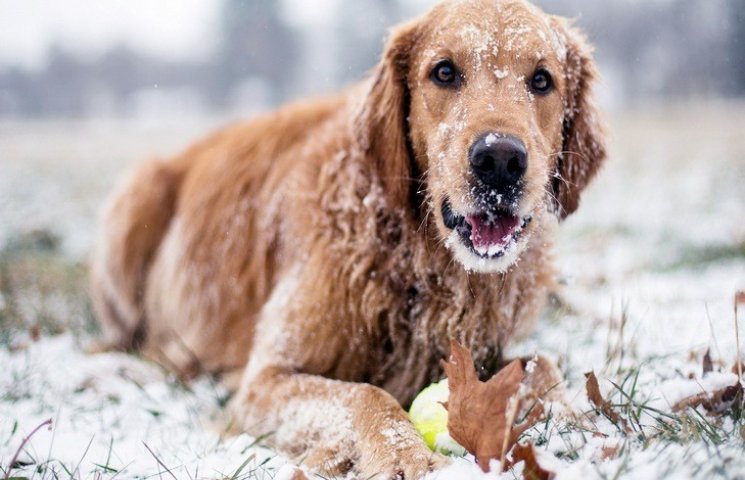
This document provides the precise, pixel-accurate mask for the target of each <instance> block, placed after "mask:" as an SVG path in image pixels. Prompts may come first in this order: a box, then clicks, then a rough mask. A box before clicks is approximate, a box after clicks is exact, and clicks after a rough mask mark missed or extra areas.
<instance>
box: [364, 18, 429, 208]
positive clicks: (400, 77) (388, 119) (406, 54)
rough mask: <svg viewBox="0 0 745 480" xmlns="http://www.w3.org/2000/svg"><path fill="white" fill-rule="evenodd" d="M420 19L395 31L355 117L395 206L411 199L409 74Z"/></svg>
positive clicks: (384, 187) (385, 188) (365, 147)
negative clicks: (408, 124)
mask: <svg viewBox="0 0 745 480" xmlns="http://www.w3.org/2000/svg"><path fill="white" fill-rule="evenodd" d="M417 26H418V22H417V21H413V22H410V23H407V24H404V25H402V26H399V27H397V28H396V29H395V30H393V31H392V32H391V37H390V39H389V40H388V42H387V44H386V47H385V51H384V52H383V58H382V59H381V61H380V63H379V64H378V66H377V67H376V68H375V70H374V72H373V77H372V79H371V82H372V83H371V86H370V90H369V91H368V93H367V96H366V98H365V99H364V102H363V104H362V106H361V110H360V111H359V112H358V113H357V115H356V118H355V129H356V133H357V136H358V139H359V143H360V146H361V148H362V149H363V151H364V153H365V155H366V156H367V158H368V159H369V161H370V162H371V164H372V165H373V168H374V169H375V172H376V173H377V175H379V178H380V180H381V182H382V184H383V185H382V186H383V189H384V190H385V192H386V194H387V195H388V196H389V201H390V202H391V204H392V205H404V204H405V203H407V202H408V200H409V195H410V193H411V188H413V187H412V181H411V178H412V177H413V175H414V172H412V166H413V159H411V158H410V155H411V152H410V151H409V150H410V149H409V146H408V138H407V136H408V126H407V123H408V119H407V117H408V114H409V87H408V84H407V82H408V74H409V65H410V60H411V58H410V57H411V52H412V49H413V44H414V43H415V42H416V38H417V35H418V34H417Z"/></svg>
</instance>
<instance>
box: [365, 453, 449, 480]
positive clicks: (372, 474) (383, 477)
mask: <svg viewBox="0 0 745 480" xmlns="http://www.w3.org/2000/svg"><path fill="white" fill-rule="evenodd" d="M422 446H423V447H424V448H419V447H417V448H405V449H400V450H398V449H395V450H391V451H389V452H380V455H378V456H376V457H375V458H373V459H371V460H370V461H369V462H366V463H365V464H362V465H360V467H361V468H360V473H361V476H360V477H361V478H371V479H375V480H419V479H422V478H424V477H425V476H426V475H427V474H428V473H430V472H434V471H437V470H439V469H441V468H443V467H445V466H446V465H448V464H449V463H450V461H449V459H448V458H447V457H444V456H443V455H440V454H439V453H435V452H432V451H431V450H430V449H429V448H427V447H426V446H425V445H422Z"/></svg>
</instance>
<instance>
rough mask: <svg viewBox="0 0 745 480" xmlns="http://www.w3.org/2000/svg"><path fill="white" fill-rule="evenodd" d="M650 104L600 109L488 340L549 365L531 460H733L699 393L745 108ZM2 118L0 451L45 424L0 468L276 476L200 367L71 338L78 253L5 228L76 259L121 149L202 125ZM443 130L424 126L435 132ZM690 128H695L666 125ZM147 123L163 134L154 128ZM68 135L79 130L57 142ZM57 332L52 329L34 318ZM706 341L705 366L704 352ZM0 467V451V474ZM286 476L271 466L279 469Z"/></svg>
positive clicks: (729, 233)
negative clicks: (547, 398) (546, 260)
mask: <svg viewBox="0 0 745 480" xmlns="http://www.w3.org/2000/svg"><path fill="white" fill-rule="evenodd" d="M661 113H664V115H660V112H657V113H656V114H655V115H644V114H641V115H636V116H634V117H626V118H624V117H620V118H616V119H615V121H614V122H612V124H611V131H612V132H613V137H612V138H614V139H615V140H616V143H615V144H614V145H612V148H611V157H610V162H609V164H608V168H607V169H606V170H605V171H604V172H603V174H602V175H601V176H600V177H599V178H598V181H597V182H596V183H594V184H593V185H592V186H591V188H590V190H589V191H588V192H587V194H586V195H585V196H584V197H583V203H582V206H581V208H580V209H579V210H578V213H577V214H575V215H573V216H572V217H570V218H569V219H568V220H567V221H566V222H565V223H564V225H562V226H561V228H560V229H559V231H560V238H559V240H558V242H557V245H556V248H555V259H556V262H557V267H558V271H559V272H560V273H561V276H560V278H559V280H560V283H561V285H562V288H561V289H560V291H559V295H558V300H557V301H555V302H554V304H553V306H552V308H550V309H548V310H547V311H546V312H545V313H544V315H543V317H542V318H541V320H540V321H539V323H538V326H537V329H536V330H535V332H534V333H533V334H532V335H531V336H530V337H528V338H527V339H525V340H524V341H522V342H520V343H518V344H516V345H514V346H513V347H512V349H511V350H510V351H508V352H506V354H507V356H509V357H516V356H520V357H532V356H533V355H534V354H536V353H539V354H541V355H544V356H547V357H549V358H553V359H555V360H557V361H558V363H559V365H560V366H561V368H562V371H563V373H564V375H565V377H566V379H567V381H566V399H567V402H568V406H566V407H565V406H562V405H559V404H554V405H553V406H547V409H546V412H547V415H546V418H545V420H544V421H542V422H539V423H538V424H537V425H536V426H535V427H534V428H532V429H530V430H528V431H527V432H525V434H524V435H523V437H522V438H521V443H527V442H530V443H533V444H534V445H535V454H536V460H537V462H538V463H539V464H540V466H541V467H543V468H544V469H546V470H549V471H551V472H554V473H556V478H558V479H576V478H582V479H601V478H627V479H635V480H636V479H660V478H670V479H677V478H696V479H709V478H738V477H739V478H742V477H745V459H744V458H743V455H742V452H743V448H745V446H744V445H743V439H742V435H743V421H742V418H741V416H740V413H741V412H740V409H737V408H732V407H731V406H730V407H726V406H725V407H726V408H724V410H723V411H710V410H709V409H707V407H706V405H705V400H707V399H709V398H710V397H711V398H713V397H714V396H715V395H716V393H717V392H720V391H722V389H726V388H728V387H731V386H732V385H733V383H734V381H736V375H735V374H734V373H732V366H733V364H734V362H735V357H736V351H737V348H736V341H735V330H734V318H733V303H732V302H733V295H734V293H735V292H736V291H738V290H742V289H743V288H745V226H744V225H743V223H742V222H739V221H738V220H739V219H740V218H741V217H742V206H743V205H745V189H743V188H742V178H745V163H743V162H742V161H741V158H742V156H741V153H742V152H743V151H745V140H744V139H743V137H742V131H743V129H745V122H744V121H743V120H741V119H745V115H743V112H742V110H733V111H724V112H723V111H717V110H706V109H702V110H701V111H698V112H697V113H696V115H695V118H694V117H693V116H692V115H690V114H687V113H686V112H685V111H680V110H676V111H672V112H661ZM704 125H705V126H706V128H701V127H702V126H704ZM456 127H457V125H456V126H455V127H453V128H456ZM3 128H5V131H6V132H8V134H7V135H0V147H2V148H0V150H2V151H7V152H13V151H20V152H28V151H32V150H33V152H34V155H19V156H17V157H14V156H12V155H11V156H10V157H8V158H5V159H4V160H5V161H4V162H0V196H1V198H2V199H3V200H4V201H2V202H0V226H2V227H3V228H0V243H2V245H4V246H5V249H4V252H5V253H6V254H8V253H9V252H10V251H11V250H13V254H12V255H13V256H12V257H11V256H7V255H6V256H5V257H4V260H3V261H4V262H5V263H3V262H2V261H0V264H2V265H5V266H6V267H9V266H12V269H11V268H4V269H3V268H0V271H2V272H3V273H2V274H3V275H4V276H2V275H0V277H2V278H0V297H1V298H0V334H2V335H0V468H3V469H6V468H7V467H8V463H9V462H10V460H11V459H12V457H13V456H14V454H15V452H16V450H17V449H18V446H19V445H20V444H21V442H22V439H23V437H24V436H26V435H28V434H29V433H30V432H31V431H32V430H33V429H34V428H36V427H37V426H38V425H40V424H41V423H42V422H43V421H44V420H46V419H48V418H52V419H53V421H54V424H53V425H54V426H53V430H52V431H51V432H50V431H48V430H46V429H45V428H42V429H41V430H39V431H38V432H37V433H36V434H35V435H34V436H33V437H32V438H31V440H30V441H29V443H28V446H27V448H25V449H24V450H23V451H22V452H21V454H20V455H19V457H18V461H17V462H16V463H17V466H18V467H19V468H18V469H14V470H13V475H16V476H21V477H23V476H26V477H30V478H36V479H40V478H44V479H51V478H70V477H72V478H75V479H77V478H97V477H96V476H97V474H100V475H101V478H112V477H115V478H118V479H129V478H173V477H172V476H171V474H169V473H168V471H170V472H171V473H172V474H173V476H175V477H176V478H179V479H181V478H185V479H188V478H210V479H212V478H239V479H250V478H272V477H274V476H275V475H277V474H278V473H279V472H280V470H279V469H280V468H281V466H282V465H284V464H285V461H284V460H283V459H282V458H281V457H278V456H276V454H274V453H273V452H270V451H268V450H266V449H264V448H261V447H258V446H257V445H256V444H254V442H255V439H251V438H248V437H246V436H238V437H223V438H221V436H220V429H219V425H220V424H221V421H220V420H221V416H220V412H221V407H222V405H223V404H224V402H225V400H226V399H225V392H224V391H222V390H221V389H220V388H218V387H216V386H215V385H214V384H213V383H212V382H211V381H210V380H209V379H205V378H203V379H200V380H198V381H197V382H196V383H193V384H189V385H183V384H180V383H179V382H177V381H176V380H175V379H173V378H172V377H171V376H170V375H168V374H167V373H166V372H163V371H162V370H160V369H158V368H157V367H155V366H153V365H151V364H149V363H147V362H144V361H142V360H139V359H137V358H136V357H134V356H129V355H121V354H104V355H96V356H86V355H84V354H83V353H82V350H81V347H80V345H79V343H78V341H77V340H76V339H77V338H79V337H82V338H86V336H87V335H88V333H86V332H87V331H88V329H87V327H85V325H86V322H87V321H86V320H85V315H87V313H86V311H85V308H84V307H83V306H82V304H80V303H79V302H78V300H77V298H78V295H79V292H72V293H71V292H69V288H68V287H70V286H71V285H72V283H67V281H66V279H70V278H73V277H74V276H75V275H80V274H81V273H80V272H81V271H82V269H81V268H80V267H79V266H78V267H75V268H73V269H72V270H68V268H67V267H66V266H64V265H68V263H66V262H62V261H58V260H59V258H60V257H58V256H56V255H57V254H54V255H53V256H51V257H50V256H46V257H45V255H46V254H44V253H43V251H44V248H45V247H44V245H46V244H47V243H48V242H46V241H42V242H41V243H38V242H37V243H38V245H40V247H39V248H37V249H36V252H37V253H35V254H33V255H30V254H29V252H30V250H29V249H28V248H24V249H21V250H17V249H14V248H15V247H13V245H16V246H17V245H18V243H17V242H13V241H11V240H10V239H11V238H26V239H29V237H28V236H25V233H28V230H29V229H32V230H33V229H35V230H39V231H41V230H48V231H51V232H54V233H56V234H58V235H59V236H60V238H61V241H62V246H61V252H63V253H66V254H68V255H69V257H70V258H69V259H68V260H70V263H72V265H78V264H79V263H81V262H82V261H83V259H84V257H85V253H86V252H87V249H88V247H89V245H90V241H91V237H92V235H93V232H94V231H95V227H94V223H95V218H96V217H95V215H94V214H93V213H94V212H95V210H96V207H97V205H98V204H99V203H100V200H101V198H102V197H103V195H104V194H105V192H106V190H107V188H108V187H109V186H110V183H112V182H113V178H114V177H116V174H117V173H118V171H119V167H121V166H122V165H124V163H125V160H124V159H125V158H126V159H127V160H135V159H137V158H138V157H141V156H143V155H144V154H146V153H148V151H149V150H163V149H167V148H169V147H170V146H172V145H176V144H180V143H182V142H183V139H184V138H188V137H193V136H194V135H196V134H197V133H198V132H203V131H204V130H205V127H204V126H203V125H200V126H198V127H194V126H181V127H179V129H178V130H177V131H169V132H157V133H158V134H157V135H155V134H150V135H149V136H147V137H145V136H143V135H144V134H142V133H140V134H136V132H134V130H133V129H132V128H131V126H130V127H127V126H126V125H115V126H113V127H112V128H111V129H110V131H109V130H107V129H106V128H107V126H106V125H103V124H99V125H97V126H96V129H95V131H94V132H92V131H91V129H90V127H85V126H76V128H71V127H70V126H69V125H58V126H54V125H49V124H47V125H45V126H44V129H42V130H43V131H45V132H46V133H45V135H47V136H48V137H49V138H48V139H47V140H48V141H45V142H39V141H38V135H37V134H36V133H38V131H39V127H38V126H36V127H34V126H33V125H24V128H23V129H21V128H16V127H12V126H10V127H9V126H4V127H3ZM34 128H36V129H37V130H36V131H35V130H34ZM162 128H165V127H162ZM171 128H172V127H171ZM50 132H51V133H50ZM55 132H56V133H55ZM123 132H129V133H127V134H123ZM133 132H134V133H133ZM450 134H453V132H451V128H450V127H448V126H446V125H445V126H443V127H442V132H441V135H442V136H443V137H445V136H448V135H450ZM138 135H139V136H140V137H142V138H138ZM694 136H696V138H699V139H700V141H698V142H695V143H690V142H688V143H681V142H680V138H693V137H694ZM153 138H156V139H158V141H159V142H165V144H163V145H159V144H156V145H154V144H153ZM630 138H631V139H634V140H633V141H629V140H628V139H630ZM163 139H166V140H163ZM91 141H94V142H98V144H96V145H93V146H91V143H90V142H91ZM117 142H118V143H117ZM78 144H80V145H86V148H85V149H84V150H83V151H81V150H80V149H75V148H74V146H75V145H78ZM112 145H113V146H114V147H112ZM711 145H715V146H716V148H715V150H713V151H712V150H711ZM134 146H139V147H137V148H141V149H146V150H147V151H146V150H143V151H132V149H133V148H135V147H134ZM45 148H47V149H48V150H49V151H48V152H45V151H44V149H45ZM128 149H129V150H128ZM105 151H116V152H117V153H116V158H112V157H109V158H107V157H101V156H100V152H105ZM87 152H88V153H87ZM86 154H87V155H90V157H89V158H88V157H85V156H84V155H86ZM96 162H99V163H96ZM117 165H118V166H117ZM61 171H62V172H63V173H64V175H62V173H61ZM58 178H66V179H68V180H70V181H69V182H67V183H66V182H59V181H55V180H56V179H58ZM31 187H33V188H31ZM29 189H30V190H29ZM25 243H26V247H27V246H28V245H29V244H30V243H33V242H31V241H30V240H27V241H26V242H25ZM9 245H10V246H11V247H13V248H12V249H9V248H8V246H9ZM47 252H48V250H47ZM0 260H1V259H0ZM49 262H51V263H49ZM54 265H57V266H54ZM9 272H10V273H12V276H10V275H8V274H9ZM37 272H44V273H46V275H47V276H46V277H44V282H45V283H44V284H43V285H42V286H44V287H45V288H44V289H40V288H35V289H34V288H30V287H29V285H31V281H30V279H33V278H34V277H35V276H36V275H37ZM66 272H73V273H72V274H68V273H66ZM60 284H61V286H60ZM8 285H11V286H12V288H10V289H8V288H7V287H8ZM38 285H39V284H37V286H38ZM55 285H56V286H55ZM47 287H49V288H47ZM52 287H54V288H52ZM78 288H79V287H78ZM70 295H73V297H72V298H71V297H70ZM743 310H745V307H742V308H741V311H740V322H741V327H743V323H742V322H743V320H745V315H744V313H745V312H743ZM11 319H12V320H11ZM10 325H12V329H13V332H14V333H13V334H12V335H8V333H9V326H10ZM34 326H37V327H40V328H34ZM60 331H66V332H68V333H66V334H65V335H63V336H57V337H54V336H53V335H55V334H57V333H58V332H60ZM71 332H74V333H75V334H74V335H73V334H72V333H71ZM35 339H38V340H35ZM707 350H708V351H709V352H710V363H711V368H709V367H708V366H707V367H706V368H704V354H705V352H706V351H707ZM707 363H708V362H707ZM704 370H706V372H704ZM590 371H594V372H595V375H596V378H597V380H598V389H599V392H600V393H601V394H602V397H603V399H604V400H607V401H608V402H609V405H610V407H611V408H612V409H613V410H612V411H613V412H615V414H616V415H618V417H619V418H621V419H623V420H624V422H625V423H627V426H624V425H623V423H624V422H619V421H614V420H613V419H612V418H608V416H606V415H604V414H603V412H602V411H601V409H598V408H597V407H596V406H595V405H593V404H592V403H591V402H590V400H589V399H588V396H587V393H586V390H585V382H586V379H585V376H584V373H586V372H590ZM701 395H703V397H701ZM692 397H695V398H696V399H695V400H693V401H690V402H685V400H686V399H690V398H692ZM704 397H705V398H704ZM709 401H711V400H709ZM681 402H683V403H681ZM610 417H613V415H610ZM627 427H628V428H627ZM261 443H262V442H261V441H259V442H258V444H261ZM265 462H266V463H265ZM24 465H25V466H24ZM164 466H165V467H164ZM522 469H523V464H522V463H519V462H518V463H516V464H515V466H514V467H513V469H512V470H511V471H508V472H505V473H504V474H502V475H500V474H498V473H496V472H495V470H496V471H498V470H499V469H498V468H494V469H492V470H493V471H492V473H491V474H483V473H481V470H480V468H479V467H478V466H477V465H476V464H475V463H474V461H473V458H468V457H465V458H456V459H454V460H453V465H451V466H450V467H448V469H447V471H445V472H440V473H439V474H433V475H432V476H431V478H432V479H434V478H438V479H453V480H460V479H471V478H473V479H483V478H491V479H496V478H502V479H510V480H514V479H515V478H520V476H521V475H522ZM68 472H69V473H68ZM4 474H5V471H4V470H0V478H2V477H3V476H4ZM293 475H294V469H293V468H292V467H285V468H284V470H282V471H281V474H280V475H279V476H280V478H292V476H293ZM311 478H312V477H311Z"/></svg>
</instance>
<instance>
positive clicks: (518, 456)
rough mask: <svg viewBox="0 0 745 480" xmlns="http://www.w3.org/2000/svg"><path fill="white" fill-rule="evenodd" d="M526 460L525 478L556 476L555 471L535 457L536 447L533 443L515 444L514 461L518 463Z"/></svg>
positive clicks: (551, 477) (526, 479)
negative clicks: (540, 463) (543, 465)
mask: <svg viewBox="0 0 745 480" xmlns="http://www.w3.org/2000/svg"><path fill="white" fill-rule="evenodd" d="M520 462H525V466H524V467H523V479H524V480H552V479H553V478H554V477H556V474H555V473H554V472H550V471H548V470H546V469H545V468H543V467H541V466H540V465H539V464H538V460H537V459H536V458H535V447H533V444H532V443H528V444H526V445H520V444H517V445H515V448H514V449H513V450H512V463H513V465H514V464H517V463H520Z"/></svg>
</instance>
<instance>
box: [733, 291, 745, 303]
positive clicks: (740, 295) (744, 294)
mask: <svg viewBox="0 0 745 480" xmlns="http://www.w3.org/2000/svg"><path fill="white" fill-rule="evenodd" d="M738 303H740V304H743V305H745V290H743V291H741V292H737V293H735V304H738Z"/></svg>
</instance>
